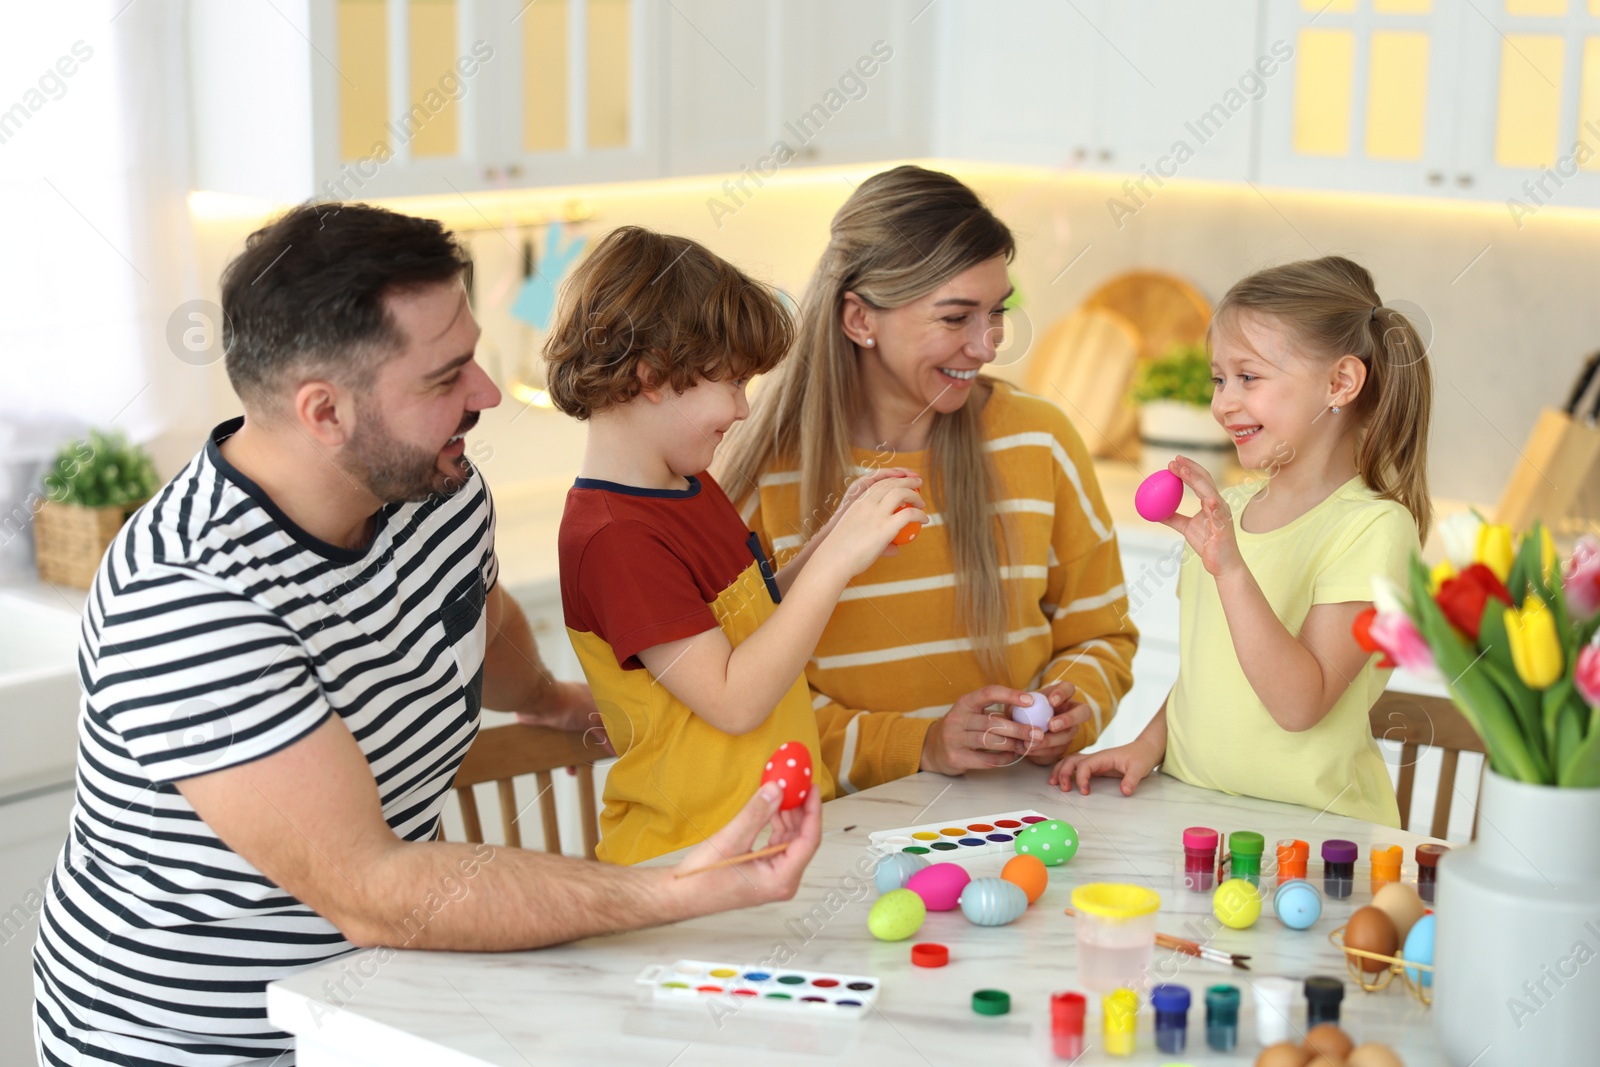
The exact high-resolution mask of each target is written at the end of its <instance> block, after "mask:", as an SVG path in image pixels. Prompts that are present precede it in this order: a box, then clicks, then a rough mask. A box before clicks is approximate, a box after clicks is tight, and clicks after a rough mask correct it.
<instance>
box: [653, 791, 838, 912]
mask: <svg viewBox="0 0 1600 1067" xmlns="http://www.w3.org/2000/svg"><path fill="white" fill-rule="evenodd" d="M782 799H783V796H782V790H780V789H779V788H778V787H777V785H776V784H775V783H772V782H768V783H767V784H766V785H763V786H762V787H761V788H760V790H758V791H757V792H756V795H755V796H753V797H751V798H750V802H749V803H748V804H746V805H745V806H744V807H743V808H742V809H741V810H740V811H739V814H737V815H735V816H734V817H733V820H732V821H731V822H729V823H728V825H726V826H724V827H723V828H722V829H721V830H718V831H717V832H716V833H714V834H712V835H711V836H710V837H709V838H707V839H706V840H705V842H704V843H702V844H700V845H699V846H697V847H696V848H694V849H692V850H691V851H690V852H689V853H688V854H686V855H685V856H684V857H683V859H682V860H680V861H678V865H677V867H675V868H674V872H676V873H681V872H687V871H694V870H698V869H700V868H701V867H709V866H711V865H712V864H713V863H717V862H719V861H721V860H725V859H731V858H733V857H734V856H742V855H744V854H745V853H746V852H752V851H754V850H755V843H756V838H757V835H759V834H760V832H761V828H762V827H764V826H767V825H769V824H770V825H771V827H772V833H771V834H770V835H769V836H768V837H767V842H766V843H767V844H768V845H781V844H783V843H784V842H789V847H788V848H787V849H785V850H784V851H782V852H780V853H778V854H777V855H775V856H767V857H764V858H762V859H758V860H750V861H749V862H747V863H740V864H736V865H735V866H732V867H723V868H721V869H719V870H715V871H707V872H706V873H704V874H697V875H694V876H693V877H690V878H681V879H680V878H674V879H673V880H672V889H673V890H674V891H676V892H678V893H681V894H683V896H684V898H685V899H687V900H692V901H693V902H694V905H693V914H696V915H705V914H709V913H712V912H718V911H725V910H727V909H729V908H747V907H750V906H751V905H754V904H766V903H768V902H770V901H774V900H789V899H791V898H793V897H794V895H795V893H796V892H797V891H798V890H799V888H800V876H801V875H802V874H804V873H805V869H806V864H808V863H810V862H811V857H812V856H814V855H815V854H816V851H817V846H818V845H819V844H821V843H822V790H820V789H813V790H811V791H810V792H809V793H808V794H807V796H806V799H805V802H804V803H803V804H801V805H800V806H799V807H797V808H790V809H789V810H788V811H779V810H778V803H779V801H780V800H782Z"/></svg>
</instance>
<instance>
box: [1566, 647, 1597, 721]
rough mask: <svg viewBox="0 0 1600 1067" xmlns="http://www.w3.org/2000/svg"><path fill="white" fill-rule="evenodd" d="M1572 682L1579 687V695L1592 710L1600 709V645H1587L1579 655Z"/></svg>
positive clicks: (1573, 670) (1573, 669)
mask: <svg viewBox="0 0 1600 1067" xmlns="http://www.w3.org/2000/svg"><path fill="white" fill-rule="evenodd" d="M1572 680H1573V682H1575V683H1576V684H1577V686H1578V695H1579V696H1581V697H1583V699H1584V700H1585V701H1587V702H1588V704H1589V706H1590V707H1591V708H1600V645H1585V646H1584V647H1583V649H1582V651H1580V652H1579V653H1578V662H1577V664H1576V665H1575V666H1574V667H1573V668H1572Z"/></svg>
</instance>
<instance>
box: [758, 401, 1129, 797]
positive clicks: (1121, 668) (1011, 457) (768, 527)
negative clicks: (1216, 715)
mask: <svg viewBox="0 0 1600 1067" xmlns="http://www.w3.org/2000/svg"><path fill="white" fill-rule="evenodd" d="M976 400H977V398H976V397H974V401H973V402H976ZM982 425H983V437H984V444H985V447H986V448H987V449H988V450H989V451H990V452H991V453H992V454H993V457H994V462H995V467H996V469H997V471H998V473H999V477H1000V481H1001V490H1000V492H998V493H997V494H996V506H995V510H996V512H997V513H999V514H1001V515H1004V516H1006V519H1007V520H1008V521H1009V522H1010V523H1011V524H1012V530H1013V534H1012V536H1013V537H1014V538H1015V539H1016V541H1017V542H1018V543H1019V545H1020V552H1019V553H1018V557H1017V558H1015V559H1012V560H1009V561H1007V563H1008V565H1007V566H1005V567H1004V569H1003V571H1002V577H1003V579H1004V581H1005V584H1006V588H1007V591H1008V592H1009V593H1010V599H1011V613H1010V615H1011V617H1010V621H1009V624H1008V627H1007V629H1008V633H1007V638H1006V640H1007V645H1006V666H1007V670H1006V674H1005V676H1004V677H1001V678H993V677H989V676H987V675H986V674H985V673H984V672H983V670H982V669H981V668H980V666H979V663H978V659H977V656H976V655H975V654H974V652H973V643H972V641H971V640H970V639H969V638H968V637H967V636H966V634H965V633H964V631H963V628H962V623H961V621H960V617H959V615H958V613H957V607H956V591H955V577H954V573H953V566H952V561H951V556H950V548H949V542H948V541H947V539H946V527H945V526H944V515H943V514H941V513H940V512H938V511H931V512H930V515H931V518H932V521H931V522H930V523H929V524H928V525H927V526H925V527H924V528H923V530H922V532H921V533H920V534H919V535H918V537H917V539H916V540H915V541H913V542H912V543H911V544H910V545H908V546H906V547H904V548H902V549H901V550H900V553H899V555H897V556H891V557H885V558H883V559H880V560H878V561H877V562H876V563H874V564H873V565H872V566H871V567H869V568H868V569H867V570H866V571H865V572H863V573H862V574H860V575H858V576H857V577H856V579H855V580H854V581H853V582H851V584H850V587H849V588H847V589H846V590H845V592H844V595H843V596H842V597H840V600H839V605H838V607H837V608H836V609H835V610H834V613H833V617H832V619H831V620H830V621H829V623H828V628H827V630H826V631H825V632H824V633H823V635H822V640H821V642H820V643H819V644H818V645H817V651H816V654H815V655H814V656H813V657H812V659H811V662H810V664H809V666H808V667H807V671H806V676H807V681H808V682H809V683H810V687H811V695H812V706H813V707H814V708H815V709H816V713H817V727H818V732H819V733H820V735H821V739H822V757H823V759H824V761H825V762H826V763H827V765H828V768H829V770H830V771H831V772H832V773H833V776H834V778H835V779H836V781H837V782H838V785H839V790H840V792H841V793H844V792H854V791H855V790H858V789H865V788H868V787H869V786H874V785H879V784H882V783H884V782H888V781H893V780H894V779H896V778H901V777H904V776H905V775H908V774H913V773H915V772H916V771H917V770H918V767H919V764H920V763H921V758H922V744H923V740H924V738H925V737H926V735H927V732H928V727H929V725H930V724H931V722H932V720H933V719H935V718H937V717H939V716H942V715H943V714H944V713H945V712H946V711H948V710H949V708H950V705H951V704H952V703H954V702H955V700H956V699H957V698H958V697H960V696H962V695H963V694H965V693H969V692H971V691H973V690H974V689H978V688H981V687H982V686H984V685H988V684H991V683H1001V684H1004V685H1009V686H1014V687H1016V688H1018V689H1022V690H1031V689H1037V688H1039V687H1040V686H1041V685H1045V684H1049V683H1052V682H1056V681H1063V680H1064V681H1069V682H1072V683H1073V684H1074V685H1075V686H1077V689H1078V699H1080V700H1082V701H1083V702H1084V703H1086V704H1088V706H1089V708H1090V710H1091V711H1092V712H1093V718H1092V719H1091V720H1090V721H1089V722H1088V723H1086V724H1085V725H1084V727H1082V728H1081V730H1080V732H1079V735H1078V737H1077V739H1076V740H1075V741H1074V743H1073V749H1074V750H1077V749H1080V748H1082V747H1084V746H1085V745H1088V744H1090V743H1092V742H1093V741H1094V739H1095V738H1097V737H1098V736H1099V735H1100V732H1101V730H1103V729H1104V727H1105V725H1106V723H1108V722H1110V721H1111V717H1112V716H1113V715H1114V714H1116V710H1117V703H1118V701H1120V700H1121V699H1122V697H1123V695H1124V694H1126V693H1127V691H1128V689H1129V688H1130V687H1131V686H1132V684H1133V671H1132V663H1133V653H1134V649H1135V647H1136V646H1137V644H1138V631H1137V630H1136V629H1135V628H1134V626H1133V623H1132V622H1131V621H1130V620H1129V618H1128V598H1127V592H1126V590H1125V589H1124V587H1123V580H1122V563H1121V559H1120V558H1119V556H1118V553H1117V540H1116V536H1115V534H1114V533H1113V532H1112V529H1111V515H1110V513H1109V512H1108V511H1107V510H1106V505H1105V501H1104V500H1103V499H1102V498H1101V495H1100V486H1099V483H1098V482H1097V481H1096V480H1095V475H1094V467H1093V464H1092V462H1091V461H1090V458H1089V453H1088V451H1087V450H1086V449H1085V448H1084V446H1083V441H1082V440H1081V439H1080V438H1079V436H1078V433H1077V431H1076V430H1074V429H1073V427H1072V424H1071V423H1070V422H1069V421H1068V420H1067V416H1066V415H1065V414H1064V413H1063V412H1062V411H1061V409H1060V408H1058V407H1056V406H1055V405H1054V404H1052V403H1050V402H1049V401H1046V400H1043V399H1040V398H1039V397H1036V396H1032V395H1029V394H1027V393H1024V392H1021V391H1020V390H1017V389H1015V388H1014V387H1012V386H1010V385H1008V384H1006V383H1004V382H998V381H996V382H994V383H993V392H992V394H991V395H990V398H989V401H988V403H987V404H986V405H985V406H984V410H983V415H982ZM927 458H928V457H927V454H926V452H900V453H894V454H890V455H887V456H886V455H884V454H882V453H877V452H873V451H870V450H866V449H858V450H856V462H857V464H858V465H859V468H858V471H857V473H860V471H861V470H865V469H868V468H871V467H881V466H902V467H910V468H912V469H915V470H918V471H926V470H927ZM795 467H796V464H794V463H793V462H791V463H789V464H787V465H785V466H784V469H777V470H768V471H765V472H763V473H762V475H761V477H760V478H759V480H758V488H757V491H756V492H754V493H750V494H748V495H747V496H746V497H745V498H744V499H743V500H740V501H738V502H737V503H738V506H739V510H740V514H741V515H742V516H743V517H744V519H745V521H746V522H747V523H748V525H749V526H750V528H751V529H752V530H754V531H755V532H756V533H757V534H758V535H759V536H760V538H761V541H762V544H763V546H764V547H765V548H766V549H767V552H768V554H769V555H771V556H773V557H774V558H775V559H776V560H777V562H778V564H779V565H780V566H781V565H782V564H783V563H784V562H785V561H786V560H787V559H788V558H790V557H792V556H793V555H794V554H795V552H797V551H798V550H799V548H800V546H801V544H802V543H803V538H802V537H801V536H800V534H799V530H800V528H801V527H800V484H799V471H798V470H797V469H795ZM929 505H930V508H931V507H932V506H933V501H931V500H930V501H929Z"/></svg>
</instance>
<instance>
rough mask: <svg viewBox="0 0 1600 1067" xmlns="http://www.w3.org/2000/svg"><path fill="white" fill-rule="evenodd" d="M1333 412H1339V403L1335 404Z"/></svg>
mask: <svg viewBox="0 0 1600 1067" xmlns="http://www.w3.org/2000/svg"><path fill="white" fill-rule="evenodd" d="M1333 413H1334V414H1335V415H1337V414H1339V405H1338V404H1335V405H1333Z"/></svg>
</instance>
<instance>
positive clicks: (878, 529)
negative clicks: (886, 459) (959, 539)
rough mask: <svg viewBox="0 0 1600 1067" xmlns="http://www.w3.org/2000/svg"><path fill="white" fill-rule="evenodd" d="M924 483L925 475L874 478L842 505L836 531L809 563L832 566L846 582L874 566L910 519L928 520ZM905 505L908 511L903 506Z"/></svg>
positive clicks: (811, 564) (827, 567)
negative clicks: (921, 491)
mask: <svg viewBox="0 0 1600 1067" xmlns="http://www.w3.org/2000/svg"><path fill="white" fill-rule="evenodd" d="M920 484H922V483H921V479H919V478H915V477H911V478H907V477H904V476H900V477H892V478H890V477H885V478H880V479H878V480H876V481H874V482H873V483H872V484H871V485H870V486H868V487H867V488H866V489H864V490H862V492H861V493H860V495H859V496H858V497H857V498H856V499H855V500H854V501H853V502H852V503H851V504H850V506H849V507H847V508H842V509H840V514H839V516H838V521H837V523H836V524H835V525H834V528H833V530H832V532H831V533H830V534H829V535H828V538H827V540H825V541H823V542H822V543H821V544H819V545H818V546H817V548H816V550H815V552H814V553H813V555H812V557H811V562H810V563H809V564H807V566H808V567H816V566H821V567H823V568H824V569H828V570H832V571H833V572H834V573H835V574H836V575H837V576H838V577H839V578H841V579H842V580H843V581H844V582H848V581H849V580H850V579H851V578H854V577H855V576H856V575H858V574H860V573H861V572H862V571H864V570H866V569H867V568H868V567H870V566H872V564H873V562H874V561H875V560H876V559H877V558H878V557H879V556H881V555H883V554H884V549H886V548H889V547H891V546H890V542H891V541H893V540H894V537H895V534H897V533H899V532H900V530H901V528H903V527H904V526H905V525H906V523H908V522H920V523H926V522H927V521H928V513H927V512H925V511H923V510H922V506H923V505H922V497H920V496H918V495H917V491H916V486H918V485H920ZM902 505H905V510H904V511H900V510H899V509H900V508H901V506H902ZM897 512H898V513H897Z"/></svg>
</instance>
